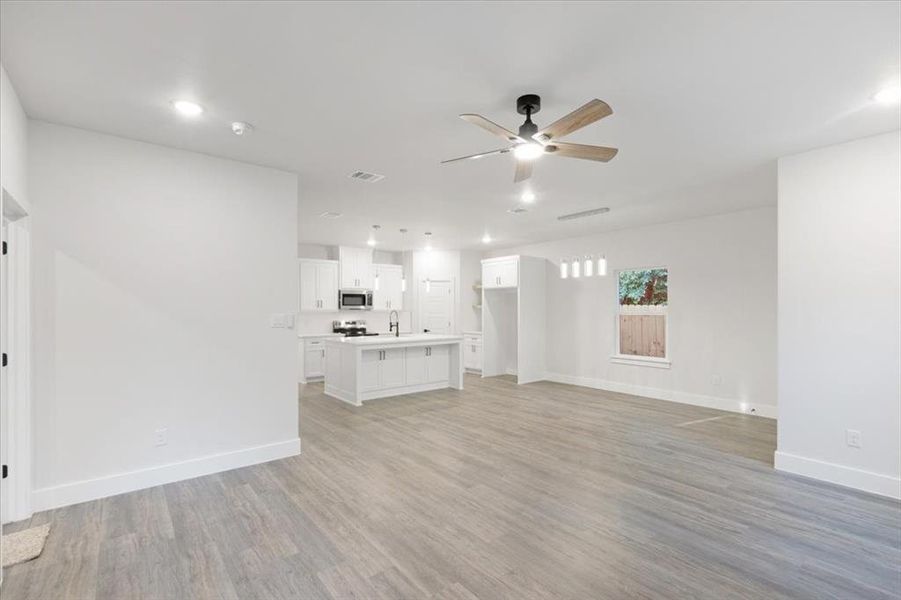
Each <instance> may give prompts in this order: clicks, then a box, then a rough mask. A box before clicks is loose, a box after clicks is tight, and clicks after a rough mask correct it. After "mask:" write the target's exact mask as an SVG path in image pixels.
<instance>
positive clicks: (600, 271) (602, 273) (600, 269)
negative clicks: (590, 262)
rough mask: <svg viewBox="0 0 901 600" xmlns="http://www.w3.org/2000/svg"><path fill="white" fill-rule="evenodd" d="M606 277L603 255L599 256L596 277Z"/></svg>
mask: <svg viewBox="0 0 901 600" xmlns="http://www.w3.org/2000/svg"><path fill="white" fill-rule="evenodd" d="M606 275H607V256H606V255H605V254H601V257H600V258H598V277H605V276H606Z"/></svg>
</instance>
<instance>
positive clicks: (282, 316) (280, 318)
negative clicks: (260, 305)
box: [269, 313, 294, 329]
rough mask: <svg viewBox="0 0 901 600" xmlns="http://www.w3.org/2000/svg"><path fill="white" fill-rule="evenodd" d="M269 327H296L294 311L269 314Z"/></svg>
mask: <svg viewBox="0 0 901 600" xmlns="http://www.w3.org/2000/svg"><path fill="white" fill-rule="evenodd" d="M269 327H272V328H273V329H294V313H273V314H272V315H270V316H269Z"/></svg>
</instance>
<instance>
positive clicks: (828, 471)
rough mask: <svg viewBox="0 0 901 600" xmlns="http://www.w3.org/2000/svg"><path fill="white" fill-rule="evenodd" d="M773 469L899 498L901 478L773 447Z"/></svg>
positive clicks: (900, 496)
mask: <svg viewBox="0 0 901 600" xmlns="http://www.w3.org/2000/svg"><path fill="white" fill-rule="evenodd" d="M775 466H776V469H777V470H779V471H785V472H786V473H794V474H795V475H803V476H804V477H810V478H812V479H819V480H821V481H828V482H829V483H835V484H838V485H842V486H845V487H849V488H854V489H857V490H862V491H864V492H870V493H871V494H878V495H880V496H888V497H889V498H895V499H899V500H901V478H898V477H892V476H890V475H880V474H879V473H873V472H871V471H862V470H860V469H855V468H853V467H846V466H844V465H837V464H835V463H828V462H823V461H821V460H815V459H813V458H806V457H804V456H798V455H796V454H789V453H787V452H781V451H779V450H776V465H775Z"/></svg>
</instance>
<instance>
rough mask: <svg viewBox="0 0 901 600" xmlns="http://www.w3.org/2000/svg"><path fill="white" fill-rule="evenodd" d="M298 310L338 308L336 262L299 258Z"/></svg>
mask: <svg viewBox="0 0 901 600" xmlns="http://www.w3.org/2000/svg"><path fill="white" fill-rule="evenodd" d="M300 310H301V311H304V312H307V311H315V310H328V311H336V310H338V262H337V261H334V260H312V259H301V260H300Z"/></svg>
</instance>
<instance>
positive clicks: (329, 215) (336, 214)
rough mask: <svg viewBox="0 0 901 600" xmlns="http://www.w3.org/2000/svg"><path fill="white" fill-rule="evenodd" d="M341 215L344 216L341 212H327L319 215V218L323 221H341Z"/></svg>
mask: <svg viewBox="0 0 901 600" xmlns="http://www.w3.org/2000/svg"><path fill="white" fill-rule="evenodd" d="M341 214H342V213H339V212H332V211H330V210H329V211H326V212H324V213H322V214H321V215H319V216H320V217H322V218H323V219H340V218H341Z"/></svg>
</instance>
